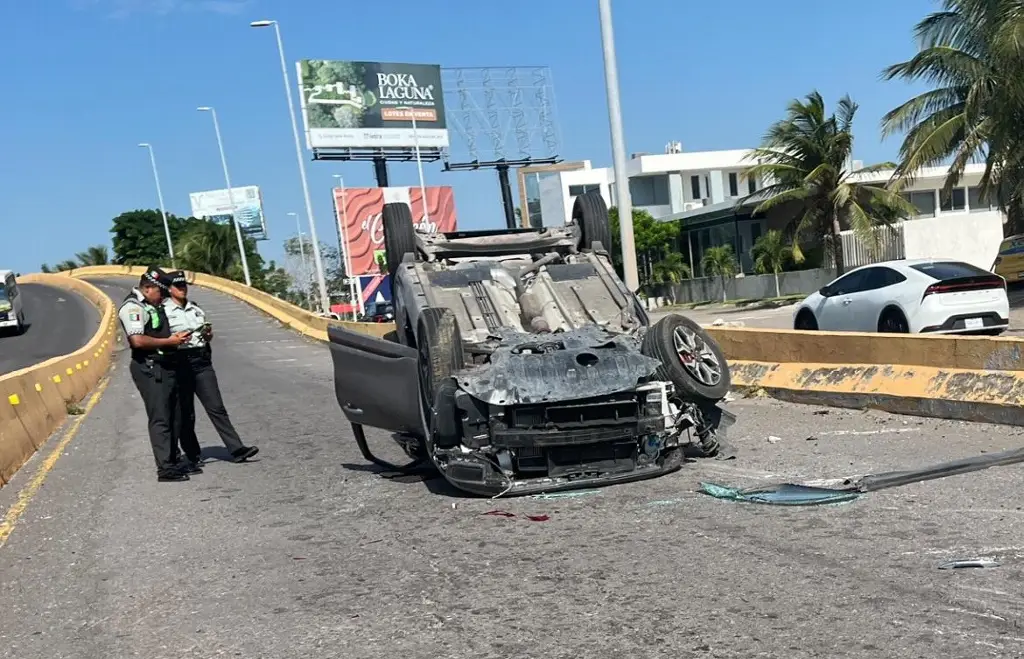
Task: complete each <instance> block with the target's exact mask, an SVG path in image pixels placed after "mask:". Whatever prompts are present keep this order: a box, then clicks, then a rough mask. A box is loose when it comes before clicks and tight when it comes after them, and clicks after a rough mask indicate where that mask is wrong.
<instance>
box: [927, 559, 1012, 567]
mask: <svg viewBox="0 0 1024 659" xmlns="http://www.w3.org/2000/svg"><path fill="white" fill-rule="evenodd" d="M971 567H974V568H992V567H999V563H997V562H995V561H993V560H992V559H990V558H965V559H960V560H956V561H949V562H948V563H943V564H942V565H940V566H939V569H940V570H959V569H961V568H971Z"/></svg>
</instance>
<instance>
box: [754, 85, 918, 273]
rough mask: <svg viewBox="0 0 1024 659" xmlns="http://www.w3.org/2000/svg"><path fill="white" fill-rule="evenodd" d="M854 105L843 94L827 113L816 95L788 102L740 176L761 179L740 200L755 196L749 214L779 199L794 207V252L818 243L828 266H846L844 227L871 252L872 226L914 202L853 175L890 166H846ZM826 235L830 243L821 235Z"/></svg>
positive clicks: (909, 209) (888, 221)
mask: <svg viewBox="0 0 1024 659" xmlns="http://www.w3.org/2000/svg"><path fill="white" fill-rule="evenodd" d="M856 114H857V104H856V103H854V102H853V101H852V100H851V99H850V97H849V96H844V97H843V98H842V99H840V100H839V104H838V107H837V110H836V112H835V113H833V114H831V115H827V114H826V113H825V102H824V101H823V100H822V98H821V95H820V94H819V93H818V92H816V91H815V92H811V93H810V94H808V95H807V97H806V98H805V99H804V100H802V101H801V100H799V99H796V100H793V101H791V102H790V104H789V107H788V109H787V111H786V118H785V119H782V120H781V121H778V122H776V123H775V124H773V125H772V126H771V127H770V128H769V129H768V132H767V133H766V134H765V137H764V140H763V142H762V144H761V146H760V147H759V148H757V149H754V150H753V151H752V152H751V154H750V155H749V156H748V158H749V159H751V160H753V161H755V162H757V164H755V165H753V166H751V167H749V168H748V169H747V170H746V171H745V172H744V173H743V175H744V176H745V177H751V176H755V177H758V178H760V179H762V180H766V181H768V182H769V185H768V186H767V187H765V188H764V189H762V190H759V191H757V192H755V193H754V194H753V195H748V196H747V197H746V198H745V199H751V198H758V199H761V201H760V203H759V204H758V205H757V207H756V208H755V209H754V213H757V214H761V213H767V212H768V211H770V210H771V209H773V208H777V207H779V206H782V205H783V204H787V205H788V204H792V205H793V206H794V207H796V212H795V216H796V219H795V220H794V221H793V222H792V223H791V225H790V226H789V227H787V229H786V231H787V233H788V234H789V235H791V236H792V242H793V247H794V250H795V253H797V254H800V253H801V252H800V241H801V240H803V239H806V238H808V237H810V238H812V239H813V241H814V242H815V243H819V242H820V243H824V245H825V247H826V248H831V251H832V252H833V254H834V258H835V264H836V271H837V273H838V274H843V273H844V272H845V271H846V268H845V263H844V255H843V250H842V246H841V242H840V234H841V232H842V231H843V230H844V229H847V228H849V229H852V230H853V232H854V235H855V236H856V237H857V238H858V239H860V240H862V241H864V242H866V243H868V244H870V245H872V246H875V247H876V249H877V245H878V233H877V231H876V230H875V228H876V227H878V226H886V227H890V226H891V225H892V223H893V222H895V221H897V220H899V219H900V218H901V217H907V216H910V215H912V214H913V213H914V207H913V206H912V205H911V204H910V202H908V201H907V200H905V199H904V198H903V197H901V196H900V195H899V194H898V193H897V192H896V191H894V190H892V189H890V188H889V187H887V186H886V185H884V184H874V183H862V182H860V181H859V180H858V175H860V174H866V173H871V172H877V171H880V170H883V169H887V168H888V169H891V168H893V167H895V165H893V164H891V163H882V164H878V165H872V166H869V167H864V168H861V169H858V170H856V171H853V170H852V168H851V167H850V163H851V162H852V160H851V155H852V152H853V130H852V129H853V119H854V116H855V115H856ZM829 237H831V240H829V239H828V238H829Z"/></svg>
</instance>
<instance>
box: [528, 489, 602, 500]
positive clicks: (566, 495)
mask: <svg viewBox="0 0 1024 659" xmlns="http://www.w3.org/2000/svg"><path fill="white" fill-rule="evenodd" d="M600 493H601V491H600V490H576V491H573V492H547V493H543V494H531V495H529V496H528V497H526V498H527V499H537V500H540V501H546V500H549V499H579V498H582V497H587V496H590V495H591V494H600Z"/></svg>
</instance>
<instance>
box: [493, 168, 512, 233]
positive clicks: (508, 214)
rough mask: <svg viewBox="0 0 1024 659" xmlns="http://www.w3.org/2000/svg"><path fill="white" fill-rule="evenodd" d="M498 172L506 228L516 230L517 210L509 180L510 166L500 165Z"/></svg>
mask: <svg viewBox="0 0 1024 659" xmlns="http://www.w3.org/2000/svg"><path fill="white" fill-rule="evenodd" d="M495 169H497V170H498V185H500V186H501V205H502V207H504V209H505V226H506V227H508V228H509V229H515V228H516V209H515V203H514V202H513V201H512V184H511V183H510V182H509V179H508V165H506V164H504V163H503V164H500V165H498V166H497V167H496V168H495Z"/></svg>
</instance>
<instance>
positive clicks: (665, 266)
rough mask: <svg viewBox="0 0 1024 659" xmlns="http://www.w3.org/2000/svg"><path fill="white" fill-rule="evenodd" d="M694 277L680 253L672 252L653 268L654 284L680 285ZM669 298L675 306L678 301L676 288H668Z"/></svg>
mask: <svg viewBox="0 0 1024 659" xmlns="http://www.w3.org/2000/svg"><path fill="white" fill-rule="evenodd" d="M691 276H692V273H691V271H690V266H689V265H687V263H686V261H685V260H684V259H683V255H682V254H680V253H679V252H670V253H668V254H666V255H665V258H663V259H661V260H660V261H658V262H657V263H655V264H654V266H653V267H652V268H651V283H652V284H678V283H679V282H681V281H682V280H684V279H689V278H690V277H691ZM668 293H669V298H670V299H671V300H672V303H673V304H674V303H675V301H676V292H675V287H673V286H668Z"/></svg>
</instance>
